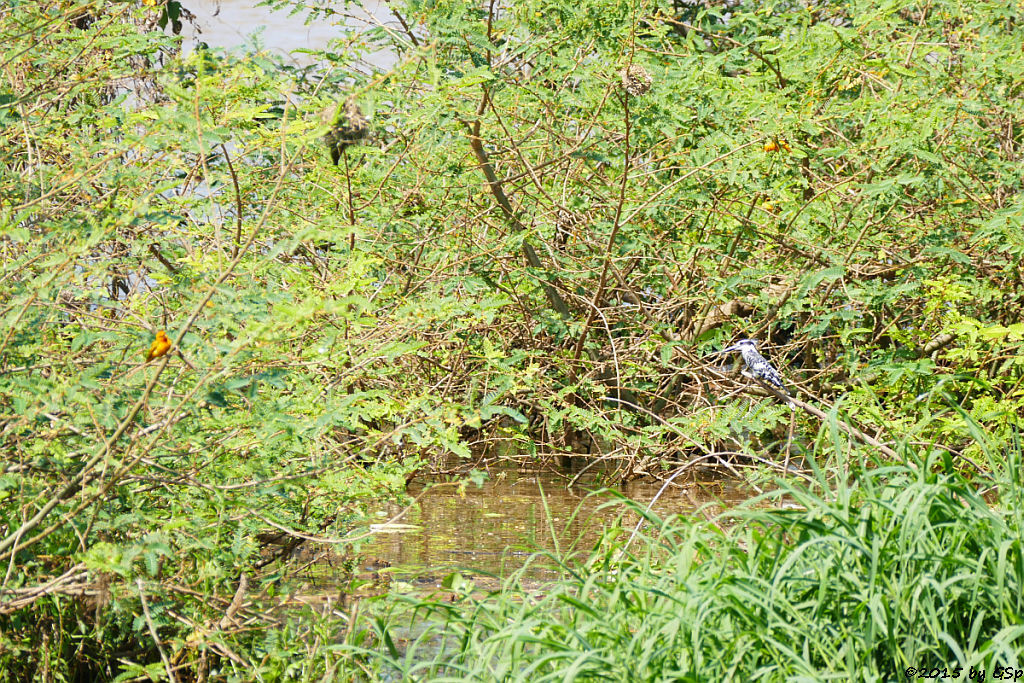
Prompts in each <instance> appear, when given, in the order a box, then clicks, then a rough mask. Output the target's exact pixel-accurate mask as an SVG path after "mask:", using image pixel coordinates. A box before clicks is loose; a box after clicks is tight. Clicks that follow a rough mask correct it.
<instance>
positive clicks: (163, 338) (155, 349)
mask: <svg viewBox="0 0 1024 683" xmlns="http://www.w3.org/2000/svg"><path fill="white" fill-rule="evenodd" d="M170 349H171V340H170V339H168V338H167V333H166V332H164V331H163V330H160V331H159V332H157V333H156V339H154V340H153V343H152V344H150V346H149V353H147V354H146V362H147V363H148V362H149V361H151V360H153V359H154V358H159V357H160V356H163V355H165V354H166V353H167V352H168V351H169V350H170Z"/></svg>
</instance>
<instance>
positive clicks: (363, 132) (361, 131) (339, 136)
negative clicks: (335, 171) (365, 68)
mask: <svg viewBox="0 0 1024 683" xmlns="http://www.w3.org/2000/svg"><path fill="white" fill-rule="evenodd" d="M322 121H323V123H324V125H326V126H329V128H328V130H327V133H326V134H324V142H325V143H326V144H327V150H328V151H329V152H330V153H331V161H332V162H334V165H335V166H337V165H338V160H339V159H341V153H342V152H343V151H344V150H345V148H346V147H351V146H352V145H354V144H356V143H357V142H359V141H360V140H362V139H364V138H366V136H368V135H369V134H370V121H369V119H367V118H366V117H365V116H364V115H363V111H362V109H360V108H359V105H358V104H357V103H356V99H355V97H349V98H348V99H347V100H345V101H344V102H342V103H341V104H339V105H338V106H337V107H334V106H331V107H328V108H327V109H326V110H324V113H323V117H322Z"/></svg>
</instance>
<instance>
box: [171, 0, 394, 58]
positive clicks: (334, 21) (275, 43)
mask: <svg viewBox="0 0 1024 683" xmlns="http://www.w3.org/2000/svg"><path fill="white" fill-rule="evenodd" d="M255 4H256V0H182V5H184V6H185V7H186V8H187V9H188V10H189V11H190V12H192V14H194V15H195V17H196V19H195V21H194V22H191V23H189V22H186V23H185V24H184V28H183V30H182V36H183V37H184V38H185V45H184V47H185V50H186V51H190V50H192V49H193V48H194V47H195V45H196V44H197V43H199V42H200V41H201V42H204V43H206V44H207V45H209V46H210V47H222V48H228V49H248V50H255V49H261V50H266V51H268V52H272V53H275V54H276V55H277V56H279V57H280V58H282V59H283V60H284V61H285V62H290V63H292V64H296V65H305V64H309V63H311V62H313V61H314V58H312V57H310V56H309V55H308V54H304V53H303V52H302V50H323V49H326V48H327V47H328V46H329V44H330V41H332V40H337V39H339V38H341V37H342V35H343V33H344V31H343V28H345V27H347V28H348V29H356V30H360V29H366V28H370V27H377V26H384V27H387V28H391V29H397V30H401V24H400V23H399V22H398V21H397V20H396V19H395V17H394V15H393V14H391V12H390V10H389V9H388V7H387V5H386V3H383V2H372V1H370V2H364V3H363V5H364V7H363V8H360V7H356V6H355V5H352V6H350V7H348V8H346V9H344V11H341V9H340V8H341V5H342V3H340V2H339V3H335V5H336V6H338V8H339V14H335V15H332V16H321V17H317V18H315V19H313V20H310V21H308V23H307V16H308V13H306V12H299V13H297V14H292V15H289V13H288V12H287V11H278V12H273V11H271V10H270V8H269V7H255V6H254V5H255ZM365 59H366V64H367V65H368V66H372V67H376V68H378V69H386V68H388V67H389V66H391V64H393V63H394V57H393V56H392V55H390V54H388V53H386V52H372V51H371V52H370V53H368V54H367V56H366V57H365Z"/></svg>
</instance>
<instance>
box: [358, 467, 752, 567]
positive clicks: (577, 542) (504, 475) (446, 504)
mask: <svg viewBox="0 0 1024 683" xmlns="http://www.w3.org/2000/svg"><path fill="white" fill-rule="evenodd" d="M489 474H490V476H489V478H488V480H487V481H486V482H484V483H483V485H482V486H480V487H477V486H476V485H475V484H472V483H469V484H468V485H466V484H464V485H463V486H462V487H459V486H456V485H455V484H442V485H438V484H437V482H433V485H429V484H423V483H415V482H414V483H413V484H412V485H411V486H410V487H409V493H410V494H411V495H413V496H417V497H418V500H417V502H416V504H415V505H413V506H412V507H411V508H410V509H409V510H408V511H407V512H406V513H405V515H404V516H403V517H402V518H401V519H400V520H399V522H398V525H397V526H395V527H389V525H387V524H382V525H381V526H380V527H377V528H376V533H374V534H373V536H372V537H371V539H370V540H369V541H368V542H366V543H365V544H364V545H363V546H362V547H361V549H360V555H361V557H362V558H363V560H364V562H367V563H373V564H375V565H377V566H387V565H390V566H391V567H392V568H393V569H392V570H391V571H392V572H394V573H396V575H403V574H409V575H415V576H417V577H420V578H422V577H428V578H429V579H431V580H435V579H439V578H441V577H443V576H444V575H445V574H447V573H449V572H451V571H453V570H456V569H459V570H466V569H469V570H475V571H480V572H485V573H488V574H494V575H498V576H506V575H507V574H508V573H509V572H510V571H513V570H516V569H519V568H520V567H521V566H522V565H523V564H524V562H526V560H527V558H528V557H529V556H530V554H531V553H534V552H536V551H550V552H553V553H555V554H557V555H559V556H564V555H565V554H567V553H574V552H579V551H582V552H584V553H585V552H586V551H588V550H590V549H592V548H593V546H594V544H595V543H596V542H597V541H598V540H599V538H600V536H601V534H602V533H603V532H604V531H605V530H606V529H608V528H609V527H610V526H612V525H615V524H617V525H618V526H620V527H622V528H623V529H624V530H625V533H626V534H627V535H628V533H629V532H631V531H632V529H633V527H634V525H635V524H636V522H637V521H638V520H639V517H638V515H637V514H636V513H635V512H633V511H631V510H629V509H628V508H627V507H625V506H623V505H622V504H621V503H619V502H616V500H617V499H616V498H615V497H614V496H613V495H612V494H610V493H608V492H607V491H606V492H604V493H600V492H598V491H599V490H600V489H602V488H603V484H602V483H601V481H600V479H599V477H600V475H599V474H598V475H594V476H591V477H589V478H583V479H581V481H580V482H577V483H576V484H575V485H573V486H567V483H568V482H569V479H570V477H567V476H566V474H565V473H562V472H557V471H554V470H546V471H529V470H521V469H514V468H500V469H499V468H492V470H491V471H490V473H489ZM680 480H681V483H679V484H678V485H673V486H670V487H668V488H667V489H666V490H665V491H664V492H663V493H662V494H661V496H660V497H658V498H657V500H655V502H654V504H653V505H652V506H651V510H652V511H653V512H654V513H656V514H657V515H658V516H660V517H665V516H667V515H670V514H687V515H689V514H698V513H697V509H698V508H699V507H702V506H707V507H705V508H704V513H708V514H714V513H717V512H719V511H721V509H722V506H724V505H731V504H735V503H736V502H738V501H740V500H743V499H744V498H746V497H748V496H749V495H750V492H749V490H743V489H740V488H739V487H738V486H736V485H734V484H733V483H732V482H731V481H729V480H721V479H707V480H700V479H692V478H691V479H683V478H682V477H681V478H680ZM661 486H662V485H661V483H660V482H656V481H653V480H645V481H633V482H629V483H627V484H624V485H621V486H616V487H614V490H615V491H616V492H618V493H620V494H621V495H623V496H626V497H627V498H630V499H632V500H634V501H637V502H638V503H639V504H640V505H642V506H643V507H647V506H648V504H649V503H650V501H652V500H653V499H654V498H655V496H656V495H657V494H658V491H659V489H661ZM401 510H402V508H401V507H400V506H398V505H384V506H382V507H381V509H380V510H379V513H378V514H379V517H380V519H381V520H382V522H384V521H385V520H387V519H391V518H393V517H394V516H395V515H397V514H398V513H399V512H401ZM700 514H703V513H700ZM555 573H557V572H555V567H554V564H553V563H552V562H550V561H547V562H545V561H543V560H540V559H538V558H533V559H532V560H531V566H530V568H529V570H528V575H530V576H531V577H533V578H538V579H540V578H546V577H548V576H550V575H554V574H555Z"/></svg>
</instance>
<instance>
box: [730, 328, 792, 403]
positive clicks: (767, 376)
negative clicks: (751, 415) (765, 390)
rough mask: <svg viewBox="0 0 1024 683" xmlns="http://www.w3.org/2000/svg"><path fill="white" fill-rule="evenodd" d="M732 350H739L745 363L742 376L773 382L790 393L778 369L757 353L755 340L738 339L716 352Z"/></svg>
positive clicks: (787, 394)
mask: <svg viewBox="0 0 1024 683" xmlns="http://www.w3.org/2000/svg"><path fill="white" fill-rule="evenodd" d="M733 351H739V352H740V354H741V355H742V356H743V362H744V363H746V365H747V367H746V369H745V370H743V373H742V374H743V376H745V377H751V378H753V379H759V380H761V381H763V382H767V383H769V384H773V385H775V386H776V387H778V389H779V391H781V392H782V393H784V394H785V395H786V396H789V395H790V393H789V389H787V388H786V385H785V384H783V383H782V376H781V375H780V374H779V371H778V370H776V369H775V367H774V366H773V365H772V364H771V363H769V362H768V359H767V358H765V357H764V356H762V355H761V354H760V353H758V351H757V342H756V341H754V340H753V339H740V340H739V341H738V342H736V343H735V344H733V345H732V346H728V347H726V348H724V349H722V350H721V351H719V352H718V353H719V354H723V353H732V352H733Z"/></svg>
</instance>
